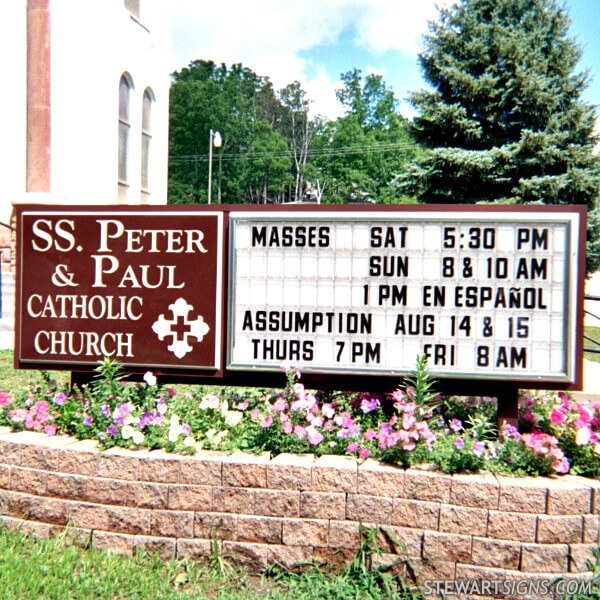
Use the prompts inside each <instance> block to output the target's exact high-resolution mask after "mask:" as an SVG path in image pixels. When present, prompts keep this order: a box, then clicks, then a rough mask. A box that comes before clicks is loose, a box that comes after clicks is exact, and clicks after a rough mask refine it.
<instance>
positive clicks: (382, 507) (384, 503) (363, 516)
mask: <svg viewBox="0 0 600 600" xmlns="http://www.w3.org/2000/svg"><path fill="white" fill-rule="evenodd" d="M391 519H392V499H391V498H382V497H379V496H366V495H363V494H348V496H347V499H346V520H347V521H360V522H365V521H369V522H371V523H378V524H381V525H387V524H389V523H390V522H391Z"/></svg>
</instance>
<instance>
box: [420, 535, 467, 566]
mask: <svg viewBox="0 0 600 600" xmlns="http://www.w3.org/2000/svg"><path fill="white" fill-rule="evenodd" d="M471 551H472V537H471V536H470V535H457V534H452V533H438V532H436V531H425V533H424V534H423V558H428V559H432V560H442V561H445V562H446V561H447V562H452V561H454V562H461V563H469V562H471Z"/></svg>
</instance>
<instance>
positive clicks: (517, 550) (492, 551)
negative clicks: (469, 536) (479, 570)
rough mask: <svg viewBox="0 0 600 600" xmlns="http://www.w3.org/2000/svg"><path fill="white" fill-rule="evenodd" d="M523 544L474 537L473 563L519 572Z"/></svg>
mask: <svg viewBox="0 0 600 600" xmlns="http://www.w3.org/2000/svg"><path fill="white" fill-rule="evenodd" d="M520 561H521V543H520V542H508V541H501V540H491V539H489V538H481V537H474V538H473V550H472V554H471V562H472V563H473V564H475V565H482V566H488V567H500V568H502V569H513V570H518V569H519V565H520Z"/></svg>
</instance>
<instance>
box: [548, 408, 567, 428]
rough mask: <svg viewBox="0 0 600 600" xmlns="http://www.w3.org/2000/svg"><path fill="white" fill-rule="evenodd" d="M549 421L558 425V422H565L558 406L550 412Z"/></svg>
mask: <svg viewBox="0 0 600 600" xmlns="http://www.w3.org/2000/svg"><path fill="white" fill-rule="evenodd" d="M550 422H551V423H552V424H554V425H558V424H559V423H564V422H565V415H564V413H563V412H562V411H561V410H559V409H558V408H555V409H553V410H552V412H551V413H550Z"/></svg>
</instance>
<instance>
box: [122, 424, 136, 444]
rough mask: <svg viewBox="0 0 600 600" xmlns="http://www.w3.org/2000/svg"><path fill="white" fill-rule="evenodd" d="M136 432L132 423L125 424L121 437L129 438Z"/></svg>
mask: <svg viewBox="0 0 600 600" xmlns="http://www.w3.org/2000/svg"><path fill="white" fill-rule="evenodd" d="M133 433H134V429H133V427H132V426H131V425H123V427H122V428H121V437H122V438H123V439H124V440H128V439H129V438H131V437H132V436H133Z"/></svg>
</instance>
